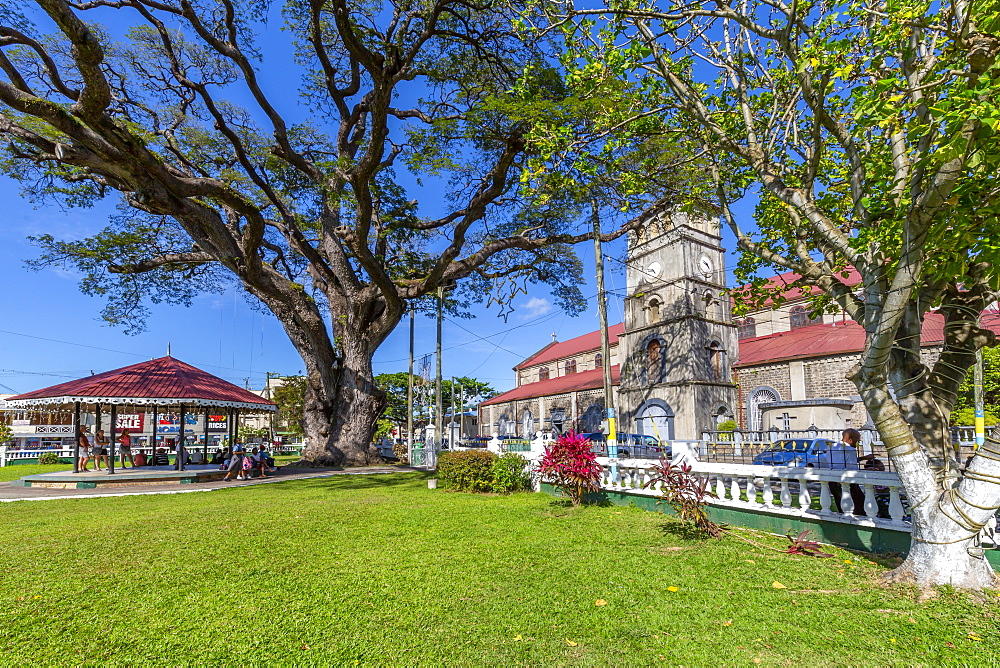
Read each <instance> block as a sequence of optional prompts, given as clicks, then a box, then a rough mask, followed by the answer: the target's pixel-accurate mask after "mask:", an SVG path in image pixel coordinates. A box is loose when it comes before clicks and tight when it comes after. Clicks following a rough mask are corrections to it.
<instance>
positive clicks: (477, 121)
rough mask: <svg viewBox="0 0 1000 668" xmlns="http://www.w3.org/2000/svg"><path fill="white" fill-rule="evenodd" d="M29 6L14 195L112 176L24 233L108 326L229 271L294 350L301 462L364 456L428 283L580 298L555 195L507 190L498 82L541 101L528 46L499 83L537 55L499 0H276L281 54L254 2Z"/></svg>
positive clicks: (513, 129) (10, 160)
mask: <svg viewBox="0 0 1000 668" xmlns="http://www.w3.org/2000/svg"><path fill="white" fill-rule="evenodd" d="M36 4H37V8H35V9H33V10H32V11H34V12H35V13H34V14H32V15H30V16H29V15H25V14H24V13H23V12H24V11H28V10H27V9H24V5H23V3H17V2H10V1H9V0H4V1H2V2H0V70H2V76H0V105H2V113H0V134H2V135H3V136H4V138H5V139H6V140H7V142H6V145H5V150H6V151H7V156H6V159H5V160H4V161H3V163H2V166H3V168H4V169H5V170H6V172H7V173H8V174H11V175H13V176H14V177H16V178H19V179H21V180H22V181H23V182H24V184H25V190H26V192H27V193H28V194H29V195H31V196H34V197H36V198H42V199H45V198H56V199H60V200H61V201H62V202H63V203H66V204H70V205H87V204H91V203H93V202H95V201H97V200H99V199H101V198H104V197H107V196H109V195H113V194H115V193H117V194H118V195H120V197H121V207H120V208H121V212H120V215H118V216H116V217H115V218H114V219H113V221H112V224H111V225H110V226H109V227H108V228H107V229H105V230H104V231H103V232H101V233H100V234H98V235H97V236H95V237H93V238H90V239H86V240H84V241H77V242H67V241H63V240H59V239H54V238H52V237H51V236H45V235H43V236H40V237H38V238H37V239H36V241H37V242H38V243H39V244H40V245H41V246H42V248H43V255H42V257H41V258H40V260H39V264H41V265H44V264H51V263H57V262H66V263H70V264H74V265H76V266H77V267H78V268H79V269H81V270H82V271H83V272H84V276H85V278H84V280H83V282H82V288H83V289H84V291H86V292H88V293H90V294H103V295H107V296H108V297H109V306H108V308H107V309H106V310H105V312H104V315H105V317H106V318H107V319H108V320H110V321H112V322H116V323H123V324H126V325H129V324H135V323H141V319H142V315H143V310H142V306H141V305H142V304H143V303H144V302H143V300H144V298H147V297H149V298H152V299H153V300H154V301H156V300H163V299H166V300H173V301H180V302H182V303H183V302H186V301H187V300H189V299H190V298H191V296H192V295H194V294H196V293H197V292H199V291H201V290H205V289H213V288H217V287H219V285H220V283H223V282H226V281H236V282H238V285H240V286H242V288H243V289H245V291H246V293H247V294H248V297H249V298H250V299H251V300H252V301H255V302H259V303H260V304H262V305H263V307H265V308H266V309H268V310H270V311H271V312H272V313H273V314H274V315H275V316H276V317H277V319H278V320H279V321H280V322H281V324H282V326H283V327H284V329H285V332H286V333H287V335H288V338H289V340H290V341H291V343H292V344H293V345H294V346H295V348H296V350H297V351H298V353H299V354H300V355H301V357H302V360H303V362H304V365H305V370H306V374H305V375H306V381H307V382H306V384H307V391H306V400H305V405H304V407H303V415H304V418H303V419H304V426H305V432H306V436H307V439H308V444H309V445H308V447H307V448H306V450H305V451H304V452H303V457H304V459H305V460H307V461H310V462H314V463H317V464H325V463H333V464H343V463H345V462H346V463H362V462H365V461H367V457H368V446H369V444H370V442H371V436H372V433H373V430H374V425H375V422H376V418H377V416H378V415H379V414H380V412H381V411H382V409H383V407H384V404H385V396H384V393H383V392H382V391H381V390H379V389H378V388H377V387H376V385H375V383H374V382H373V375H372V366H371V360H372V356H373V354H374V352H375V350H376V349H377V348H378V346H379V345H380V344H381V343H382V342H383V341H384V340H385V338H386V337H387V336H388V335H389V333H390V332H391V331H392V330H393V328H394V327H395V326H396V325H397V323H398V322H399V320H400V317H401V315H402V314H403V313H404V312H405V311H406V309H407V307H408V305H409V304H411V303H413V302H416V301H420V298H421V297H423V296H425V295H428V294H431V295H433V293H434V292H435V291H436V289H437V288H438V287H439V286H446V287H449V288H450V287H451V286H453V285H454V284H455V283H456V282H457V281H461V279H469V280H467V281H466V282H465V283H464V285H467V286H468V285H470V283H471V287H470V288H469V291H470V292H471V293H475V294H478V295H481V296H485V297H488V298H490V299H494V300H495V299H501V300H502V299H503V295H504V294H506V295H508V296H509V295H510V294H511V291H513V292H514V293H515V294H516V292H517V290H519V289H522V288H523V285H524V284H525V283H526V282H547V283H550V284H551V285H553V286H554V290H555V295H556V297H557V300H558V301H559V302H560V303H561V304H562V305H564V306H567V307H568V308H570V309H573V308H579V307H580V306H581V297H580V293H579V291H578V290H577V288H576V284H577V283H578V282H579V280H580V265H579V262H578V261H577V260H576V259H575V257H574V256H573V254H572V251H571V249H570V248H569V247H568V245H569V244H573V243H576V242H579V241H581V240H585V239H588V238H589V235H588V234H587V233H586V232H584V233H583V234H580V235H572V234H568V233H567V230H568V229H569V228H568V227H567V226H566V223H567V221H570V220H571V219H572V218H573V217H574V215H575V211H576V208H575V204H574V198H575V197H576V196H577V195H576V194H575V193H571V192H568V191H559V190H555V191H553V190H551V189H550V190H549V191H547V192H546V193H544V194H538V193H537V192H536V193H535V196H533V197H530V198H529V197H524V196H522V194H521V191H520V188H521V180H520V179H521V177H522V173H523V167H524V163H525V159H526V158H525V156H526V155H527V154H528V153H529V152H531V151H532V150H533V149H532V146H531V145H530V142H529V140H528V135H529V130H530V127H531V122H532V121H531V115H532V113H533V112H529V113H521V112H523V111H524V109H525V108H526V107H525V105H524V104H521V101H525V100H526V101H527V102H528V103H530V104H529V106H530V105H531V104H535V107H534V109H535V110H536V111H538V113H545V107H544V104H542V103H544V102H546V101H547V100H550V99H555V98H557V97H558V95H559V90H558V88H559V86H560V85H561V84H560V78H559V77H558V76H556V77H551V76H548V77H546V76H544V74H545V73H546V72H547V71H548V69H547V66H545V67H540V68H536V69H535V74H534V75H533V76H532V77H529V78H528V80H527V83H524V82H522V83H521V85H520V86H515V85H514V84H515V82H516V80H517V79H518V75H519V74H520V73H521V72H522V70H523V69H524V66H525V64H526V63H530V62H541V63H544V59H543V58H542V57H541V55H540V54H538V53H537V51H536V49H535V47H534V46H526V45H525V43H524V42H522V41H520V40H519V39H518V38H517V36H516V35H515V34H514V33H513V32H512V31H511V29H510V25H511V18H510V16H509V14H507V13H505V11H503V9H502V7H501V6H499V5H496V4H494V3H493V2H489V1H488V2H484V3H474V2H469V1H468V0H427V1H421V2H416V1H413V0H397V1H395V2H392V3H387V4H385V5H381V4H379V3H376V4H374V5H373V4H370V3H367V4H366V3H361V2H351V1H350V0H289V1H288V2H287V3H286V4H285V5H284V7H283V10H282V11H283V15H284V19H285V21H286V22H285V26H284V38H283V39H285V46H286V47H289V46H290V49H291V50H293V51H294V61H295V65H292V64H291V63H290V60H291V59H290V58H286V59H285V60H281V61H276V60H273V59H271V58H270V57H269V54H270V50H271V49H273V48H274V40H275V39H276V38H275V37H273V31H271V32H270V33H269V32H268V31H269V30H270V28H269V25H268V23H267V20H268V19H270V21H271V22H272V23H273V21H274V20H275V18H276V17H275V16H273V14H274V13H275V10H274V9H272V8H271V6H270V3H268V2H256V1H253V0H82V1H80V2H68V1H67V0H36ZM39 10H40V11H39ZM32 20H34V21H35V22H40V25H41V27H36V25H35V24H34V23H33V22H32ZM98 21H103V22H104V23H105V24H106V25H107V26H108V27H107V28H103V27H101V25H99V24H98V23H97V22H98ZM258 33H268V34H271V35H272V36H271V38H270V40H271V41H268V40H264V39H260V38H259V36H258ZM287 50H288V49H287V48H286V51H287ZM277 51H278V53H279V54H280V53H281V49H277ZM269 63H270V64H271V67H272V68H273V67H275V65H274V63H278V64H277V65H276V67H278V68H281V69H283V71H284V76H283V77H282V78H281V79H280V83H279V84H272V85H270V86H268V85H266V83H265V81H266V80H273V79H274V77H273V70H272V76H262V70H263V69H265V68H267V67H268V66H269ZM236 100H239V101H240V103H241V104H242V105H243V106H240V105H238V104H237V103H236V102H235V101H236ZM539 101H540V102H539ZM536 102H539V104H536ZM296 105H299V106H298V107H296ZM514 111H518V113H517V114H515V113H514ZM404 170H408V171H409V172H410V174H408V175H406V176H405V178H404V177H403V176H399V177H397V171H399V172H400V173H402V171H404ZM421 180H423V181H424V182H425V185H426V186H427V188H426V189H425V190H423V191H421V190H420V189H419V188H418V187H417V186H415V185H414V183H419V182H421ZM407 186H409V187H407ZM415 192H430V193H432V195H433V198H432V199H433V200H434V201H433V202H431V203H430V205H427V204H426V203H425V205H424V206H422V207H421V206H420V205H419V204H418V202H417V201H416V199H415V198H414V193H415ZM623 232H624V229H619V230H617V231H614V232H611V233H609V234H607V235H605V237H604V238H605V240H611V239H613V238H615V237H616V236H618V235H620V234H622V233H623Z"/></svg>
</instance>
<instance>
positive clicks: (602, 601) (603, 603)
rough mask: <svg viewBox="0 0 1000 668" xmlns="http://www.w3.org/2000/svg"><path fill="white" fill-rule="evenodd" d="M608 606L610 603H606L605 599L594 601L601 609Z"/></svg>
mask: <svg viewBox="0 0 1000 668" xmlns="http://www.w3.org/2000/svg"><path fill="white" fill-rule="evenodd" d="M607 604H608V602H607V601H605V600H604V599H603V598H599V599H597V600H596V601H594V605H596V606H597V607H601V606H602V605H607Z"/></svg>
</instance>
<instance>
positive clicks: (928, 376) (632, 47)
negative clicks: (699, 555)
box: [538, 0, 1000, 588]
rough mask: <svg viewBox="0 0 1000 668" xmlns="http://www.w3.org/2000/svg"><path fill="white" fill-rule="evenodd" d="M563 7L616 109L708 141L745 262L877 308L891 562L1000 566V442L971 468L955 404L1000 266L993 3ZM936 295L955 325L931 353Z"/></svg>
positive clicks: (571, 34) (998, 87) (987, 578)
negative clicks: (903, 540) (891, 475)
mask: <svg viewBox="0 0 1000 668" xmlns="http://www.w3.org/2000/svg"><path fill="white" fill-rule="evenodd" d="M990 7H992V9H989V8H990ZM551 18H552V20H551V21H550V23H548V24H547V25H545V26H538V27H539V28H541V29H543V30H553V31H557V34H559V33H560V32H561V34H563V35H565V38H566V41H567V44H568V45H569V47H570V50H571V55H570V58H568V59H567V62H568V61H570V60H571V59H575V62H576V64H577V68H576V71H575V72H573V73H572V74H571V81H572V82H574V85H576V86H583V87H586V88H589V89H593V88H595V87H599V86H602V85H605V82H612V81H613V82H615V87H614V90H616V91H622V92H621V93H620V94H619V95H618V98H617V99H618V102H619V105H618V107H617V110H616V111H615V112H614V113H613V114H609V117H608V120H607V125H608V127H609V128H630V129H633V130H636V131H644V128H641V127H636V121H638V120H639V119H655V121H656V122H655V123H654V124H653V126H652V127H651V128H648V130H652V131H663V132H666V131H675V132H676V131H681V132H684V133H686V134H688V135H689V136H691V137H695V138H697V140H698V141H699V142H700V143H701V146H702V148H703V151H704V153H703V155H704V156H705V157H706V159H707V160H708V169H707V170H706V173H705V183H706V185H709V186H711V187H712V188H714V189H715V195H716V201H717V204H718V206H719V207H720V210H721V213H722V216H723V218H724V219H725V221H726V222H727V223H728V225H729V227H730V228H731V229H732V231H733V232H734V234H735V235H736V237H737V239H738V242H739V246H740V248H741V249H742V251H743V256H742V259H741V261H740V266H739V270H738V272H737V275H738V277H740V278H742V279H745V280H748V281H750V282H753V283H755V284H758V285H760V284H762V283H763V280H762V278H761V277H760V276H761V273H762V272H760V271H759V270H761V269H763V268H768V269H779V270H782V271H794V272H797V273H798V274H799V275H800V276H801V278H800V279H799V280H798V281H797V285H800V286H815V287H818V288H820V291H819V294H818V296H817V298H816V300H815V303H814V307H815V308H816V309H823V308H827V307H835V308H837V309H838V310H839V309H842V310H843V311H845V312H846V313H848V314H849V315H850V317H851V318H853V319H854V320H855V321H857V322H858V323H859V324H861V325H862V326H863V327H864V329H865V332H866V340H865V346H864V350H863V352H862V354H861V357H860V360H859V362H858V364H857V366H856V367H855V368H854V369H853V370H852V371H851V373H850V375H849V377H850V379H851V380H853V381H854V383H855V385H856V386H857V388H858V392H859V393H860V395H861V397H862V400H863V401H864V405H865V407H866V408H867V410H868V413H869V414H870V415H871V417H872V420H873V421H874V423H875V426H876V427H877V428H878V430H879V432H880V433H881V435H882V438H883V441H884V442H885V445H886V447H887V448H888V452H889V456H890V458H891V459H892V462H893V465H894V469H895V470H896V471H898V472H899V476H900V479H901V481H902V484H903V487H904V488H905V490H906V495H907V497H908V499H909V503H910V513H911V517H912V522H913V537H912V546H911V549H910V552H909V556H908V557H907V559H906V560H905V562H904V563H903V564H902V565H901V566H900V567H899V568H897V569H896V570H895V571H893V573H892V574H891V578H892V579H895V580H899V581H905V582H913V583H916V584H917V585H919V586H921V587H927V586H932V585H938V584H952V585H955V586H958V587H970V588H981V587H986V586H990V585H992V584H993V583H994V574H993V571H992V569H991V568H990V565H989V563H988V562H987V561H986V560H985V559H984V558H983V554H982V550H981V549H980V548H979V547H978V543H977V537H978V534H979V532H980V529H981V528H982V527H983V526H984V525H985V524H987V523H988V522H989V521H990V520H991V518H992V517H993V515H994V513H995V512H996V509H997V507H998V506H1000V442H998V441H996V440H994V439H993V438H990V439H988V440H987V442H986V444H985V445H984V446H983V447H982V448H980V449H979V451H978V452H977V453H976V455H975V457H973V458H972V460H971V463H970V464H969V465H968V467H966V466H965V462H963V461H960V459H959V456H958V452H957V451H956V449H955V448H954V447H953V446H952V443H951V439H950V438H949V431H948V424H949V419H948V418H949V414H950V413H951V411H952V409H953V407H954V406H955V402H956V397H957V392H958V390H959V387H960V384H961V382H962V380H963V379H964V378H965V377H966V374H967V372H968V369H969V367H970V365H971V364H972V362H973V360H974V357H975V353H976V350H977V349H979V348H981V347H983V346H993V345H996V343H997V337H996V336H995V334H994V333H993V332H992V331H990V330H989V329H987V328H985V327H982V326H980V316H981V314H982V312H983V310H984V309H986V308H987V307H988V306H989V305H991V304H993V303H994V302H995V300H996V299H997V290H998V283H1000V281H998V271H997V266H996V261H997V260H998V257H997V252H998V246H1000V244H997V241H996V240H997V239H998V238H1000V237H998V235H1000V224H998V222H997V213H998V210H1000V180H998V178H997V173H998V171H997V170H998V167H1000V150H998V143H997V131H998V130H1000V110H998V107H997V105H998V103H1000V68H998V65H997V54H998V51H1000V37H998V35H997V33H1000V20H998V15H997V12H996V6H995V4H990V3H985V2H966V1H964V0H958V1H956V2H949V3H930V2H926V3H925V2H915V1H912V0H903V1H902V2H895V3H886V2H880V1H877V0H873V1H870V2H841V3H817V2H811V1H806V2H793V3H785V2H783V1H782V0H766V1H765V2H761V3H731V2H729V1H728V0H714V2H711V3H690V4H688V3H683V2H677V3H670V2H668V3H651V2H643V1H641V0H640V2H633V1H631V0H629V1H627V2H626V1H623V2H617V1H616V2H609V3H608V4H607V5H606V6H604V7H602V8H594V7H593V6H590V7H587V8H574V7H573V6H572V5H571V4H569V5H567V4H560V5H558V6H557V9H556V11H555V13H554V14H553V16H552V17H551ZM647 125H649V123H648V122H647ZM632 179H633V181H635V182H636V183H637V185H638V187H641V185H642V178H641V175H639V176H636V175H633V176H632ZM748 201H750V202H751V204H750V207H752V206H753V201H756V202H757V205H756V215H755V216H753V218H754V220H753V221H751V220H747V219H748V218H749V217H750V216H747V215H745V214H742V215H741V213H740V212H741V210H742V209H741V207H744V208H749V207H747V206H746V202H748ZM850 267H853V268H854V269H855V270H857V272H858V273H859V274H860V277H861V284H860V285H855V284H853V283H852V281H850V280H848V279H849V276H850V274H849V271H848V269H849V268H850ZM765 296H766V295H765ZM931 311H935V312H937V313H939V314H940V315H941V316H943V318H944V321H945V323H946V324H945V336H944V339H945V340H944V345H943V348H942V350H941V352H940V355H938V356H936V357H933V358H928V357H926V356H924V355H922V354H921V347H920V333H921V329H922V326H923V323H924V319H925V316H926V315H927V314H928V313H929V312H931Z"/></svg>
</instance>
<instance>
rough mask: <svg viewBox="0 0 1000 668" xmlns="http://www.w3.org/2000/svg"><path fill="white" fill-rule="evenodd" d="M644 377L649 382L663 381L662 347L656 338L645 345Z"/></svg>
mask: <svg viewBox="0 0 1000 668" xmlns="http://www.w3.org/2000/svg"><path fill="white" fill-rule="evenodd" d="M646 378H648V379H649V382H650V383H662V382H663V347H662V346H661V345H660V342H659V341H658V340H656V339H653V340H652V341H650V342H649V345H647V346H646Z"/></svg>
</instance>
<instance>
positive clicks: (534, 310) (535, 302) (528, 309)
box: [520, 297, 553, 320]
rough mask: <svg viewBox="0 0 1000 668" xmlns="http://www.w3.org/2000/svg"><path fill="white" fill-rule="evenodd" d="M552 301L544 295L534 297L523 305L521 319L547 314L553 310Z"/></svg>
mask: <svg viewBox="0 0 1000 668" xmlns="http://www.w3.org/2000/svg"><path fill="white" fill-rule="evenodd" d="M552 308H553V307H552V302H550V301H549V300H548V299H545V298H544V297H532V298H531V299H529V300H528V301H526V302H525V303H524V304H522V305H521V308H520V311H521V315H520V317H521V320H529V319H531V318H537V317H538V316H540V315H545V314H546V313H548V312H549V311H551V310H552Z"/></svg>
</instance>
